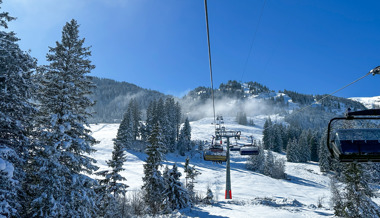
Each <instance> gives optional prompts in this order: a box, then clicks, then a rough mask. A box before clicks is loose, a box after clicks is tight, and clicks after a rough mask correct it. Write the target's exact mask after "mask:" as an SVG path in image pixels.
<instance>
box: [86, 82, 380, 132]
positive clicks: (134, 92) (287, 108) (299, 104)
mask: <svg viewBox="0 0 380 218" xmlns="http://www.w3.org/2000/svg"><path fill="white" fill-rule="evenodd" d="M93 82H94V83H95V85H96V88H95V89H94V93H93V94H92V95H91V96H90V97H91V98H92V99H93V100H95V101H96V102H97V103H96V105H95V106H94V107H93V108H92V112H95V113H94V116H93V117H92V119H90V123H118V122H120V121H121V118H122V116H123V114H124V113H125V111H126V108H127V105H128V103H129V101H130V100H131V99H133V98H134V99H136V101H137V102H138V103H139V105H140V109H142V111H143V116H144V115H145V113H144V111H145V110H146V108H147V107H148V105H149V103H150V102H151V101H152V100H155V99H156V100H157V99H159V98H163V99H165V98H168V97H172V96H169V95H165V94H163V93H160V92H158V91H154V90H150V89H144V88H141V87H139V86H136V85H134V84H131V83H127V82H118V81H115V80H111V79H105V78H97V77H93ZM214 96H215V102H214V105H215V111H216V113H217V114H221V115H223V116H236V114H237V113H245V114H247V115H248V116H253V115H258V114H262V115H270V114H282V115H288V114H290V113H292V112H293V111H295V110H298V109H301V108H304V107H307V106H309V107H310V108H309V109H308V110H305V111H301V112H298V113H299V115H302V116H293V117H291V116H287V118H288V122H293V123H294V122H297V123H302V125H301V124H300V125H301V126H303V127H305V128H310V127H312V126H313V127H316V126H317V127H321V126H323V122H325V121H327V120H328V119H330V118H331V117H333V116H334V115H337V114H339V115H341V114H343V113H344V112H345V110H346V109H347V108H351V109H353V110H362V109H365V108H366V107H365V106H364V105H363V104H362V103H360V101H357V100H355V101H354V100H353V99H346V98H340V97H335V96H329V97H326V95H306V94H301V93H297V92H294V91H289V90H284V91H279V92H275V91H273V90H270V89H269V88H268V87H267V86H265V85H262V84H260V83H257V82H252V81H251V82H245V83H241V82H237V81H235V80H230V81H228V82H227V83H225V84H224V83H221V84H220V86H219V88H218V89H215V90H214ZM361 99H364V98H361ZM176 100H177V101H178V102H179V103H180V105H181V108H182V115H183V118H185V117H188V118H189V119H190V120H198V119H201V118H204V117H211V116H213V107H212V105H213V103H212V93H211V88H208V87H197V88H195V89H194V90H191V91H189V92H188V94H187V95H185V96H184V97H183V98H181V99H176ZM362 102H363V103H364V104H366V105H367V107H369V106H368V103H366V102H368V101H364V100H362ZM371 102H374V103H373V104H374V105H376V104H377V103H378V102H379V97H378V98H377V100H376V99H373V100H372V101H371ZM376 102H377V103H376ZM310 105H311V106H310ZM371 105H372V104H371ZM371 105H370V106H371ZM306 117H307V118H306ZM303 118H305V119H307V120H308V121H305V120H302V119H303ZM321 119H322V120H321ZM294 120H297V121H294ZM310 120H311V121H312V122H310Z"/></svg>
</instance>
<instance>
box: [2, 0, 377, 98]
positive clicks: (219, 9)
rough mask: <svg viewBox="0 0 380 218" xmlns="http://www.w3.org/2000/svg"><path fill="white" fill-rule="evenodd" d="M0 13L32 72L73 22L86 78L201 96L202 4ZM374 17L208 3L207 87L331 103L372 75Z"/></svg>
mask: <svg viewBox="0 0 380 218" xmlns="http://www.w3.org/2000/svg"><path fill="white" fill-rule="evenodd" d="M263 5H264V7H263ZM1 8H2V11H7V12H9V13H10V14H11V15H12V16H15V17H17V18H18V19H17V20H16V21H13V22H11V23H10V24H9V29H10V30H13V31H15V32H16V34H17V36H18V37H19V38H20V39H21V41H20V45H21V47H22V48H23V49H24V50H29V49H30V50H31V54H32V55H33V56H34V57H36V58H37V59H38V60H39V64H45V63H46V61H45V56H46V53H47V52H48V46H54V45H55V41H59V40H60V38H61V31H62V27H63V26H64V25H65V23H66V22H67V21H69V20H71V19H72V18H74V19H76V20H78V23H79V24H80V25H81V26H80V29H79V30H80V36H81V37H84V38H86V45H87V46H90V45H91V46H92V49H91V50H92V57H91V60H92V61H93V64H95V65H96V69H95V70H93V73H92V75H94V76H99V77H104V78H111V79H115V80H118V81H126V82H130V83H134V84H136V85H138V86H141V87H143V88H149V89H153V90H158V91H160V92H163V93H166V94H173V95H176V96H181V95H183V94H184V93H186V92H187V91H189V90H191V89H193V88H195V87H198V86H208V87H209V86H210V76H209V67H208V53H207V52H208V51H207V35H206V24H205V14H204V1H203V0H112V1H111V0H65V1H62V0H33V1H31V0H3V4H2V5H1ZM262 8H263V10H262ZM379 8H380V1H352V0H346V1H337V0H335V1H327V0H326V1H311V0H240V1H232V0H228V1H227V0H208V13H209V25H210V38H211V39H210V40H211V52H212V58H213V59H212V61H213V73H214V87H218V86H219V84H220V83H222V82H224V83H225V82H227V81H228V80H238V81H257V82H259V83H262V84H264V85H266V86H268V87H269V88H270V89H273V90H275V91H278V90H283V89H288V90H293V91H297V92H300V93H306V94H326V93H331V92H333V91H335V90H337V89H339V88H341V87H343V86H344V85H346V84H348V83H350V82H352V81H354V80H355V79H357V78H359V77H361V76H363V75H365V74H366V73H367V72H368V71H369V70H371V69H372V68H374V67H376V66H378V65H380V13H379V11H378V10H379ZM261 12H262V17H261V22H260V23H259V22H258V21H259V18H260V13H261ZM256 31H257V32H256ZM255 33H256V34H255ZM254 35H255V37H254ZM253 39H254V41H253ZM252 41H253V42H254V43H253V44H252ZM251 44H252V45H253V46H252V49H250V47H251ZM379 84H380V75H377V76H368V77H366V78H365V79H363V80H361V81H359V82H358V83H356V84H354V85H352V86H350V87H348V88H346V89H345V90H343V91H341V92H339V93H337V94H336V95H337V96H342V97H359V96H360V97H362V96H368V97H371V96H379V95H380V87H379Z"/></svg>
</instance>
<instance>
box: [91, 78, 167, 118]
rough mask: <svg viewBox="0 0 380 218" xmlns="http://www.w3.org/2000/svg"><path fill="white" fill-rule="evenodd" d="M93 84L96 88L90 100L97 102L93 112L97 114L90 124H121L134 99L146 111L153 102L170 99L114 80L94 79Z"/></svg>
mask: <svg viewBox="0 0 380 218" xmlns="http://www.w3.org/2000/svg"><path fill="white" fill-rule="evenodd" d="M92 82H93V83H94V84H95V86H96V88H95V89H94V90H93V94H92V95H91V96H90V98H91V99H93V100H95V102H96V104H95V106H94V107H93V108H92V112H95V113H94V115H93V117H92V118H91V119H90V120H89V122H90V123H99V122H102V123H115V122H120V121H121V119H122V117H123V114H124V113H125V111H126V108H127V105H128V103H129V101H130V100H131V99H133V98H134V99H136V100H137V102H138V103H139V105H140V108H141V109H142V110H145V109H146V108H147V107H148V104H149V102H151V101H152V100H154V99H159V98H167V97H168V96H167V95H165V94H163V93H160V92H158V91H153V90H150V89H144V88H141V87H139V86H136V85H134V84H132V83H127V82H118V81H115V80H112V79H105V78H98V77H92Z"/></svg>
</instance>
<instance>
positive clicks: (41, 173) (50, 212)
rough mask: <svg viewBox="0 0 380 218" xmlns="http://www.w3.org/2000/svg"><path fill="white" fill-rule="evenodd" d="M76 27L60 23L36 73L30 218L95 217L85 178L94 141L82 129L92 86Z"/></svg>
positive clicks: (91, 164) (93, 196)
mask: <svg viewBox="0 0 380 218" xmlns="http://www.w3.org/2000/svg"><path fill="white" fill-rule="evenodd" d="M78 28H79V25H78V24H77V21H76V20H71V21H70V22H68V23H66V25H65V26H64V27H63V31H62V39H61V42H56V47H50V49H49V53H48V54H47V60H48V61H49V62H50V63H49V65H48V66H44V67H42V68H41V71H40V77H39V78H40V81H39V82H40V83H41V84H40V89H39V90H38V91H39V92H40V93H41V94H40V95H39V98H38V102H39V103H40V111H41V116H40V117H39V119H38V121H39V125H40V132H41V136H40V141H39V143H38V145H39V148H38V149H37V152H38V156H36V158H35V160H34V162H33V163H34V168H35V170H36V172H35V175H34V178H35V183H36V185H35V186H33V187H35V189H34V190H33V191H34V193H35V198H34V200H33V201H32V204H31V207H32V210H31V211H30V212H31V215H33V216H66V217H75V216H79V217H91V216H95V214H96V205H95V200H96V198H97V196H96V193H95V192H94V186H95V185H96V181H95V180H94V179H91V178H90V177H88V176H87V175H91V174H93V172H94V171H95V170H97V167H96V166H95V165H94V163H95V162H96V161H95V160H94V159H92V158H90V157H89V156H88V155H89V154H91V153H93V152H95V150H94V149H93V148H92V146H93V145H94V144H95V143H97V142H96V140H95V139H94V138H93V137H92V136H91V135H90V130H89V129H88V128H87V127H88V122H87V119H88V118H89V116H90V114H89V112H88V108H89V107H90V106H92V105H93V102H92V101H91V100H90V99H89V98H88V97H87V96H88V95H89V94H91V89H92V88H93V85H92V83H91V81H90V79H89V77H88V76H86V74H88V73H90V72H91V70H92V69H94V65H92V64H91V61H90V60H89V59H88V57H89V56H91V52H90V48H89V47H84V46H83V44H84V39H79V30H78ZM84 173H85V174H87V175H84ZM52 184H54V185H52Z"/></svg>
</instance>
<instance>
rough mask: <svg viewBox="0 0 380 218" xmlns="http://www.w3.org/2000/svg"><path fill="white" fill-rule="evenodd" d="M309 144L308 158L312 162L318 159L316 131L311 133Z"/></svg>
mask: <svg viewBox="0 0 380 218" xmlns="http://www.w3.org/2000/svg"><path fill="white" fill-rule="evenodd" d="M309 145H310V160H311V161H314V162H318V161H319V157H318V142H317V137H316V133H312V134H311V136H310V139H309Z"/></svg>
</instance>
